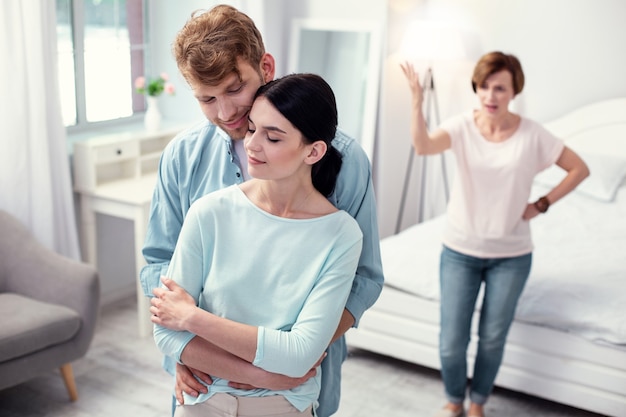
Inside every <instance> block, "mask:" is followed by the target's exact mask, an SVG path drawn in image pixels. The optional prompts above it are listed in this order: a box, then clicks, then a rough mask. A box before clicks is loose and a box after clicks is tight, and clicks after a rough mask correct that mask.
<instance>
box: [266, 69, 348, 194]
mask: <svg viewBox="0 0 626 417" xmlns="http://www.w3.org/2000/svg"><path fill="white" fill-rule="evenodd" d="M261 96H262V97H265V98H266V99H267V100H268V101H269V102H270V103H272V105H273V106H274V108H276V110H278V111H279V112H280V114H282V115H283V116H284V117H285V118H286V119H287V120H289V122H291V124H292V125H294V126H295V128H296V129H298V130H299V131H300V132H301V133H302V136H304V141H305V142H306V143H308V144H311V143H314V142H316V141H318V140H323V141H324V142H325V143H326V145H327V148H328V149H327V151H326V154H325V155H324V156H323V157H322V158H321V159H320V160H319V161H317V162H316V163H315V164H313V167H312V170H311V176H312V180H313V186H314V187H315V188H316V189H317V190H318V191H319V192H320V193H322V194H323V195H324V196H326V197H328V196H330V195H331V194H332V192H333V191H334V189H335V184H336V183H337V175H338V174H339V170H340V169H341V154H340V153H339V151H338V150H337V149H336V148H335V147H333V146H332V144H331V142H332V140H333V138H334V137H335V134H336V133H337V103H336V101H335V94H334V93H333V90H332V88H330V86H329V85H328V83H327V82H326V81H324V79H323V78H322V77H320V76H319V75H315V74H290V75H286V76H284V77H282V78H278V79H276V80H273V81H270V82H269V83H267V84H265V85H263V86H261V87H260V88H259V89H258V91H257V92H256V95H255V96H254V98H255V99H256V98H257V97H261Z"/></svg>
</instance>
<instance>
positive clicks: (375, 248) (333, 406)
mask: <svg viewBox="0 0 626 417" xmlns="http://www.w3.org/2000/svg"><path fill="white" fill-rule="evenodd" d="M333 146H334V147H335V148H337V150H338V151H339V152H340V153H341V155H342V158H343V159H342V166H341V171H340V173H339V177H338V179H337V185H336V187H335V191H334V192H333V194H332V195H331V196H330V197H329V198H328V199H329V201H330V202H331V203H333V204H334V205H335V207H337V208H338V209H340V210H344V211H346V212H348V213H349V214H350V215H351V216H352V217H354V218H355V219H356V221H357V223H358V224H359V227H360V228H361V232H362V233H363V248H362V252H361V257H360V259H359V265H358V267H357V272H356V275H355V278H354V281H353V283H352V289H351V292H350V296H349V297H348V301H347V303H346V308H347V309H348V311H349V312H350V313H351V314H352V316H354V319H355V327H356V326H357V325H358V322H359V320H360V318H361V316H362V315H363V313H364V312H365V311H366V310H367V309H368V308H369V307H371V306H372V305H373V304H374V302H375V301H376V300H377V298H378V296H379V295H380V292H381V290H382V285H383V272H382V264H381V260H380V246H379V235H378V221H377V217H376V200H375V195H374V189H373V183H372V171H371V165H370V162H369V159H368V158H367V155H366V154H365V151H364V150H363V149H362V148H361V146H360V145H359V144H358V143H357V142H356V141H355V140H353V139H351V138H349V137H348V136H347V135H345V134H344V133H343V132H341V131H337V135H336V137H335V139H334V140H333ZM244 163H245V161H244ZM240 166H241V162H240V161H239V160H238V158H237V154H236V152H235V149H234V146H233V142H232V140H231V139H230V137H229V136H228V135H227V134H226V133H225V132H224V131H223V130H221V129H220V128H218V127H217V126H215V125H213V124H212V123H210V122H208V121H205V122H202V123H200V124H198V125H196V126H194V127H192V128H190V129H188V130H186V131H184V132H182V133H180V134H179V135H177V136H176V138H174V139H173V140H172V142H170V143H169V144H168V146H167V147H166V148H165V150H164V151H163V155H162V157H161V161H160V162H159V171H158V178H157V184H156V187H155V190H154V194H153V197H152V206H151V209H150V218H149V223H148V232H147V235H146V239H145V242H144V248H143V255H144V257H145V259H146V261H147V263H148V265H146V266H145V267H144V268H143V269H142V270H141V274H140V280H141V285H142V287H143V290H144V293H145V295H146V296H148V297H151V296H152V290H153V289H154V288H157V287H158V286H160V277H161V276H164V275H166V271H167V268H168V266H169V261H170V259H171V257H172V254H173V252H174V248H175V246H176V241H177V240H178V236H179V234H180V230H181V227H182V224H183V220H184V218H185V216H186V214H187V212H188V210H189V207H190V206H191V204H192V203H193V202H194V201H195V200H197V199H198V198H200V197H202V196H204V195H206V194H208V193H210V192H212V191H216V190H219V189H222V188H225V187H227V186H230V185H233V184H240V183H242V182H243V180H244V179H243V173H242V170H241V168H240ZM346 354H347V349H346V344H345V338H344V337H341V338H340V339H339V340H337V341H336V342H335V343H333V344H332V345H331V346H330V347H329V349H328V355H327V357H326V358H325V359H324V361H323V362H322V375H323V377H322V378H323V379H322V392H321V394H320V407H319V408H318V410H317V413H318V415H319V416H320V417H325V416H329V415H331V414H333V413H334V412H335V411H336V410H337V408H338V406H339V394H340V384H341V363H342V362H343V361H344V359H345V357H346ZM174 365H175V362H174V361H173V360H171V359H168V358H165V361H164V368H165V369H166V370H167V371H168V372H170V373H171V374H174V371H175V366H174Z"/></svg>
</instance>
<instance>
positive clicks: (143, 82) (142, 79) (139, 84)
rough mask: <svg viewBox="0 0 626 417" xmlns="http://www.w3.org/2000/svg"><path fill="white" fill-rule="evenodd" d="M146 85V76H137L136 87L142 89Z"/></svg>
mask: <svg viewBox="0 0 626 417" xmlns="http://www.w3.org/2000/svg"><path fill="white" fill-rule="evenodd" d="M145 87H146V78H145V77H137V79H136V80H135V88H136V89H138V90H141V89H143V88H145Z"/></svg>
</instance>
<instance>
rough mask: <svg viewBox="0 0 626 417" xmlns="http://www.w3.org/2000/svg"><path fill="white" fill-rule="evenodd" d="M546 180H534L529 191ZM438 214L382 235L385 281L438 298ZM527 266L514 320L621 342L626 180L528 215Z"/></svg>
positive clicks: (625, 325) (625, 298)
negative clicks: (613, 190)
mask: <svg viewBox="0 0 626 417" xmlns="http://www.w3.org/2000/svg"><path fill="white" fill-rule="evenodd" d="M546 191H547V188H543V186H541V185H536V186H535V188H534V189H533V195H534V196H538V195H543V194H545V192H546ZM444 225H445V216H440V217H437V218H435V219H432V220H429V221H426V222H424V223H421V224H419V225H415V226H412V227H410V228H408V229H406V230H404V231H403V232H401V233H399V234H397V235H394V236H390V237H388V238H385V239H383V240H382V241H381V252H382V260H383V269H384V273H385V283H386V285H389V286H392V287H395V288H397V289H401V290H403V291H406V292H409V293H412V294H415V295H418V296H421V297H424V298H427V299H431V300H438V298H439V255H440V251H441V234H442V231H443V228H444ZM532 233H533V241H534V244H535V250H534V252H533V267H532V271H531V275H530V278H529V280H528V282H527V285H526V288H525V290H524V293H523V295H522V297H521V299H520V302H519V304H518V308H517V314H516V320H518V321H524V322H528V323H533V324H540V325H543V326H548V327H551V328H556V329H560V330H563V331H567V332H571V333H574V334H578V335H580V336H582V337H585V338H587V339H590V340H592V341H594V342H598V343H608V344H611V345H620V346H619V347H620V348H624V349H626V187H625V186H622V187H621V188H619V191H618V193H617V195H616V196H615V199H614V201H613V202H604V201H599V200H596V199H592V198H589V197H587V196H585V195H584V194H581V193H572V194H570V195H568V196H567V197H565V198H564V199H563V200H562V201H560V202H558V203H557V204H555V205H554V206H552V207H550V210H549V212H548V213H547V214H545V215H542V216H539V217H538V218H536V219H535V220H533V221H532Z"/></svg>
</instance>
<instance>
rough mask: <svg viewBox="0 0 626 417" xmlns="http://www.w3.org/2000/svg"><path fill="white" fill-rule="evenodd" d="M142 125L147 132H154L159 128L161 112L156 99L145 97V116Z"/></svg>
mask: <svg viewBox="0 0 626 417" xmlns="http://www.w3.org/2000/svg"><path fill="white" fill-rule="evenodd" d="M143 124H144V126H145V128H146V130H147V131H148V132H156V131H158V130H159V128H160V127H161V112H160V111H159V102H158V98H157V97H152V96H146V114H145V115H144V119H143Z"/></svg>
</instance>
